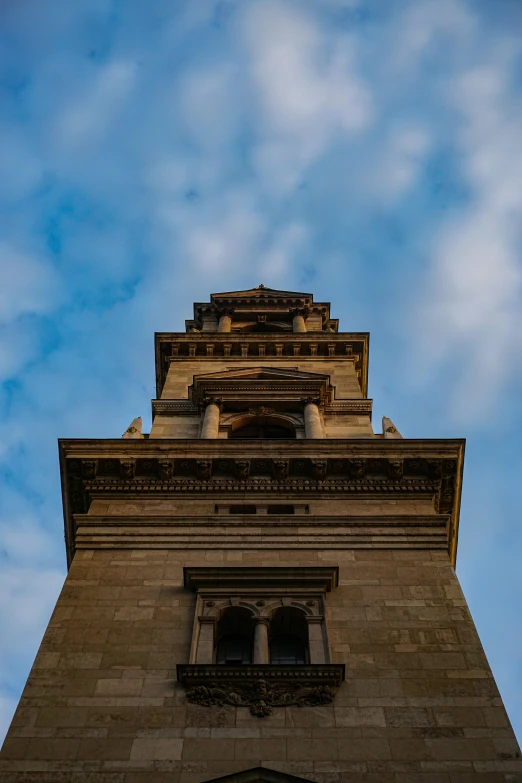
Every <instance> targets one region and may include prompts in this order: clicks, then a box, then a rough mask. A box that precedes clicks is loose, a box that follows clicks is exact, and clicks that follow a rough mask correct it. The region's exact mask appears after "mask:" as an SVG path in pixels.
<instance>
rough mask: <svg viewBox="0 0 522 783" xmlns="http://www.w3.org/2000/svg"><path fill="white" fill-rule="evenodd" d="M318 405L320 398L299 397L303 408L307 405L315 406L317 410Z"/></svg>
mask: <svg viewBox="0 0 522 783" xmlns="http://www.w3.org/2000/svg"><path fill="white" fill-rule="evenodd" d="M320 404H321V398H320V397H301V405H303V406H304V407H305V408H306V406H307V405H315V406H316V407H317V408H318V407H319V406H320Z"/></svg>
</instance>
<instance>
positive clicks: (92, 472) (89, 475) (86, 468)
mask: <svg viewBox="0 0 522 783" xmlns="http://www.w3.org/2000/svg"><path fill="white" fill-rule="evenodd" d="M82 476H83V478H85V479H93V478H94V477H95V476H96V461H95V460H87V459H84V460H83V462H82Z"/></svg>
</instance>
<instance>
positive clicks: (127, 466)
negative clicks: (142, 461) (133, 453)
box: [120, 459, 136, 479]
mask: <svg viewBox="0 0 522 783" xmlns="http://www.w3.org/2000/svg"><path fill="white" fill-rule="evenodd" d="M135 466H136V463H135V462H134V460H133V459H122V460H120V473H121V476H122V478H124V479H131V478H134V468H135Z"/></svg>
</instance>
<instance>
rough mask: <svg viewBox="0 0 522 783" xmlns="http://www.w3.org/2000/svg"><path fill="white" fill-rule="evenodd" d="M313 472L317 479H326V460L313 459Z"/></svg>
mask: <svg viewBox="0 0 522 783" xmlns="http://www.w3.org/2000/svg"><path fill="white" fill-rule="evenodd" d="M312 471H313V474H314V476H315V477H316V478H320V479H321V478H324V477H325V476H326V460H325V459H313V460H312Z"/></svg>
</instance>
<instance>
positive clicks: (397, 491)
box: [60, 439, 464, 562]
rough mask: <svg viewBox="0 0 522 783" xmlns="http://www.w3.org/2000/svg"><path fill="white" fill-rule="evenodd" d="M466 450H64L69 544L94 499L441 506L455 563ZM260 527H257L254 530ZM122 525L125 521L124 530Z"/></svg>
mask: <svg viewBox="0 0 522 783" xmlns="http://www.w3.org/2000/svg"><path fill="white" fill-rule="evenodd" d="M463 455H464V441H462V440H451V441H449V440H415V441H413V440H388V441H383V440H380V439H375V440H370V439H364V440H336V439H329V440H316V441H314V440H289V441H264V442H263V441H240V442H239V441H233V440H231V441H227V440H219V441H205V440H188V441H187V440H167V439H158V440H154V439H148V440H120V439H118V440H115V441H114V440H82V441H71V440H65V441H60V462H61V471H62V492H63V496H64V514H65V523H66V541H67V551H68V560H69V562H70V560H71V558H72V555H73V553H74V550H75V546H76V543H75V530H76V526H75V522H74V515H75V514H79V513H80V514H81V513H85V512H86V511H87V510H88V508H89V505H90V503H91V501H92V499H93V498H98V499H113V498H120V499H122V498H134V499H135V498H137V497H140V498H146V497H155V498H165V497H166V498H169V497H174V496H178V497H180V496H183V495H184V496H186V497H190V496H195V495H204V496H205V497H208V498H216V499H219V500H223V498H227V499H229V498H230V499H231V498H233V497H234V495H236V496H239V497H241V496H243V495H244V493H245V492H248V493H249V494H251V495H254V496H256V495H258V496H260V497H267V495H268V496H275V497H277V496H278V495H280V494H281V493H284V494H286V495H288V494H289V493H290V494H295V496H296V497H299V498H300V499H304V498H306V497H322V498H325V497H326V498H331V497H334V498H335V497H337V498H340V497H348V498H357V497H363V498H368V499H370V498H383V499H384V498H385V499H391V498H401V497H404V496H408V497H418V498H433V502H434V505H435V509H436V511H437V513H439V514H449V515H450V523H449V525H448V549H449V552H450V555H451V558H452V561H453V562H454V561H455V557H456V546H457V530H458V515H459V506H460V487H461V477H462V464H463ZM256 521H257V520H256ZM122 522H123V520H122Z"/></svg>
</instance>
